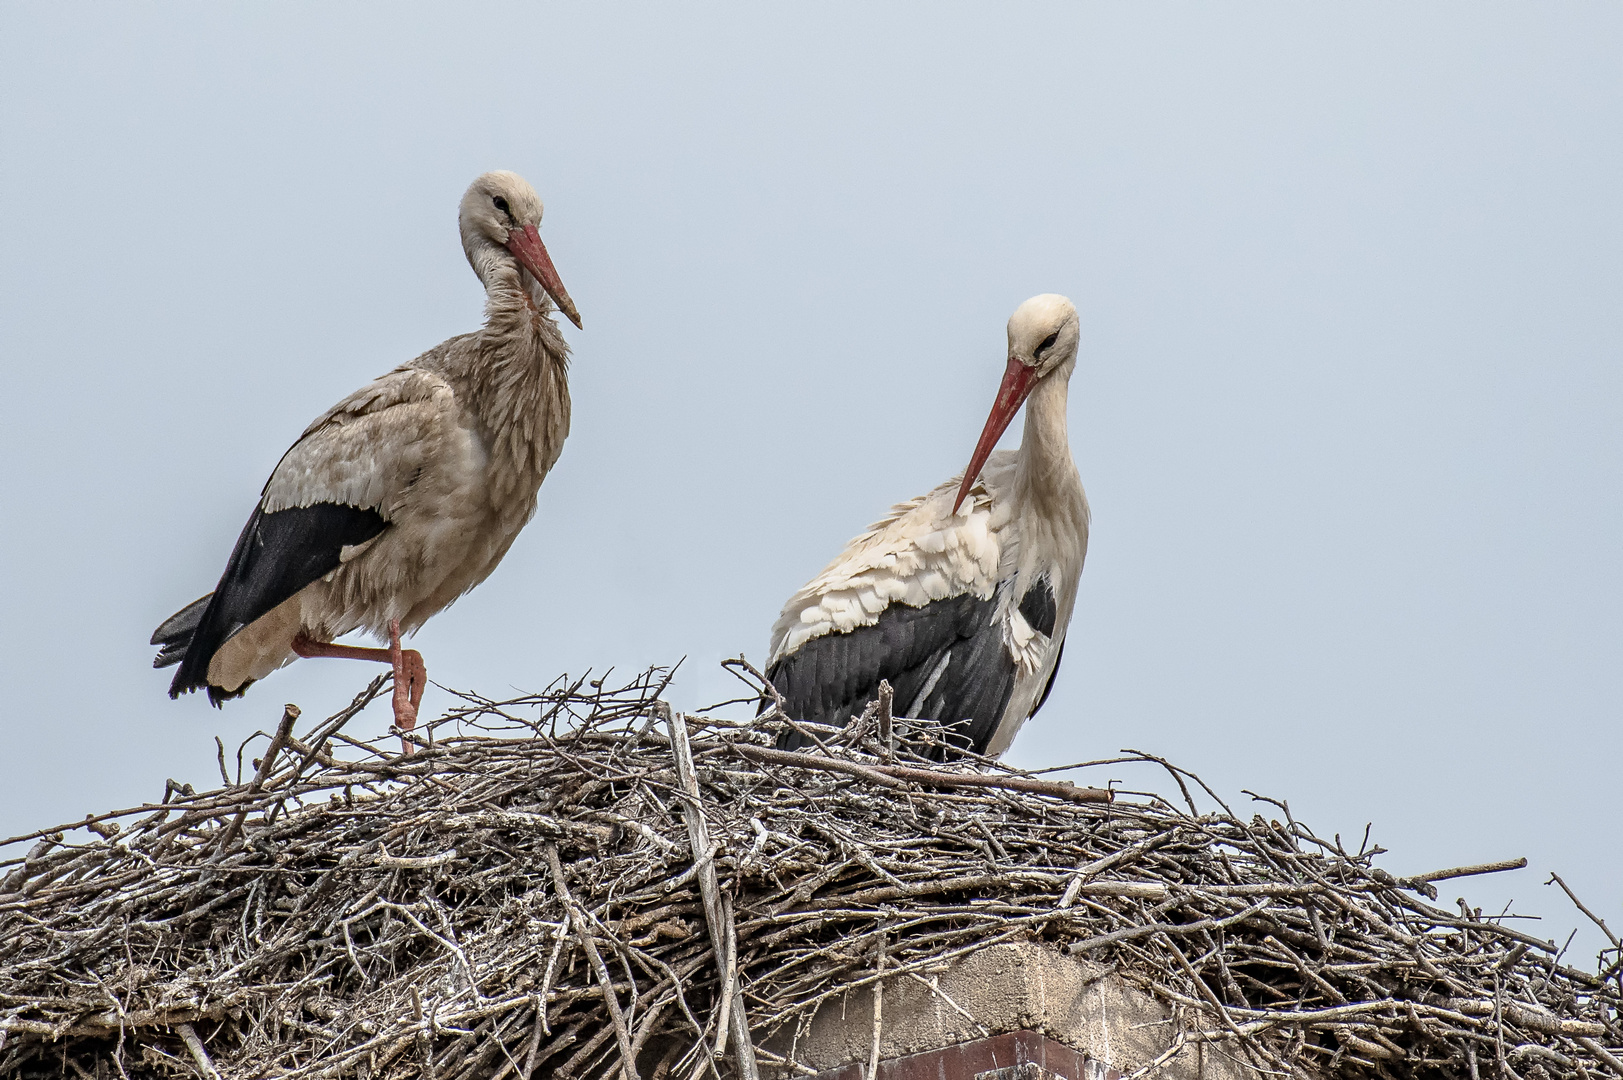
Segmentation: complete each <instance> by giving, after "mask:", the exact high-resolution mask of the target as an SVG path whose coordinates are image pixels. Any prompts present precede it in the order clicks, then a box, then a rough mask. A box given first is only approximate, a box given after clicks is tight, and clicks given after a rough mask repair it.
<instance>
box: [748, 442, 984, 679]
mask: <svg viewBox="0 0 1623 1080" xmlns="http://www.w3.org/2000/svg"><path fill="white" fill-rule="evenodd" d="M995 457H996V459H999V460H994V461H992V462H989V463H988V464H987V467H986V468H985V469H983V470H982V473H981V479H980V480H979V481H978V482H977V483H976V484H975V486H974V487H973V488H971V489H970V493H969V496H968V498H966V499H965V500H964V504H963V506H961V507H960V508H959V511H958V513H957V514H953V513H952V500H953V498H954V497H955V496H956V495H957V493H958V483H959V481H958V478H954V479H952V480H949V481H947V482H946V483H944V484H942V485H940V486H939V487H937V488H935V489H934V490H932V491H930V492H929V493H927V494H925V495H920V496H919V497H918V498H916V499H912V500H910V501H908V502H905V503H899V504H897V505H896V506H894V507H892V508H891V511H890V513H889V514H888V515H887V516H886V517H885V518H884V519H882V520H880V521H878V522H875V523H874V524H873V525H872V526H871V527H870V528H869V530H868V531H867V532H865V533H863V534H862V535H861V536H858V537H856V538H855V539H853V540H852V541H851V542H850V543H849V544H847V545H846V546H845V550H844V551H842V552H840V554H839V556H838V557H837V558H836V559H835V560H834V561H833V562H831V563H829V564H828V566H827V567H825V568H824V569H823V571H822V573H820V574H818V575H817V576H816V577H815V578H813V579H812V580H811V581H809V582H808V583H807V584H806V585H805V587H804V588H802V589H801V590H800V591H799V592H797V593H795V594H794V596H792V597H790V598H789V602H788V603H787V604H785V605H784V607H783V611H782V613H781V614H780V615H779V616H778V620H777V622H776V623H774V624H773V626H772V645H771V650H770V656H769V658H768V661H767V663H768V664H769V665H770V664H773V663H776V662H777V661H778V660H779V659H781V658H782V657H784V656H786V655H788V654H789V653H791V652H793V651H794V650H796V649H798V648H799V647H800V646H801V645H803V644H805V643H806V642H807V641H810V640H811V639H812V638H815V637H820V636H822V635H823V634H828V633H846V632H849V631H851V630H854V629H856V628H857V627H859V626H870V625H872V624H874V623H876V622H878V621H879V614H880V612H882V611H884V610H885V608H886V607H888V606H889V605H891V604H892V603H898V602H899V603H904V604H908V605H910V606H912V607H923V606H924V605H925V604H928V603H930V602H931V601H933V600H944V599H946V598H948V597H951V596H959V595H962V594H963V593H973V594H974V595H975V596H977V597H980V598H981V599H983V600H984V599H989V598H990V597H991V596H992V594H993V592H994V590H995V589H996V586H997V582H998V578H999V567H1000V565H1001V564H1002V563H1003V562H1004V561H1005V559H1006V558H1007V557H1008V556H1009V555H1010V554H1011V553H1010V552H1007V551H1005V550H1004V548H1005V547H1006V544H1005V543H1004V538H1001V537H1000V536H999V532H1000V531H1001V529H1002V527H1003V525H1004V524H1005V523H1006V522H1007V519H1008V513H1009V511H1008V500H1006V499H1000V498H997V497H996V495H997V492H998V490H999V488H1000V487H1001V485H1000V484H998V483H997V482H996V481H997V480H998V479H1000V478H1001V475H1000V474H1002V473H1003V472H1005V471H1006V470H1007V467H1008V465H1009V464H1010V462H1007V461H1004V460H1001V459H1003V458H1005V457H1012V455H1008V454H998V455H996V456H995Z"/></svg>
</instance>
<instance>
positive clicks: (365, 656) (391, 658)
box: [293, 619, 428, 754]
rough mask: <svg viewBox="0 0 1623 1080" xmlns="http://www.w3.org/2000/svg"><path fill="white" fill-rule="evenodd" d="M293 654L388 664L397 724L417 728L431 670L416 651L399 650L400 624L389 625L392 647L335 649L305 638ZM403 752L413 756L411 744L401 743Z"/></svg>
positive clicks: (295, 642)
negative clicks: (391, 669)
mask: <svg viewBox="0 0 1623 1080" xmlns="http://www.w3.org/2000/svg"><path fill="white" fill-rule="evenodd" d="M293 651H294V652H296V653H298V654H299V655H300V656H304V657H313V656H333V657H337V658H339V659H342V660H372V661H376V662H379V663H384V664H388V665H389V666H390V667H392V668H393V669H394V724H395V727H397V728H399V729H400V730H401V731H410V730H411V729H412V728H414V727H416V726H417V706H418V705H420V704H422V701H423V690H424V689H425V688H426V687H427V686H428V666H427V665H426V664H424V663H423V654H422V653H420V652H418V651H417V650H416V649H402V648H401V647H400V620H399V619H391V620H390V622H389V647H388V648H387V649H368V648H365V647H363V646H360V645H335V644H333V643H332V642H330V641H314V640H312V639H310V638H308V637H305V636H304V635H303V634H300V635H299V636H298V637H296V638H294V639H293ZM400 747H401V749H402V750H403V751H404V752H405V753H407V754H410V753H411V743H410V742H409V741H408V740H407V739H405V738H401V740H400Z"/></svg>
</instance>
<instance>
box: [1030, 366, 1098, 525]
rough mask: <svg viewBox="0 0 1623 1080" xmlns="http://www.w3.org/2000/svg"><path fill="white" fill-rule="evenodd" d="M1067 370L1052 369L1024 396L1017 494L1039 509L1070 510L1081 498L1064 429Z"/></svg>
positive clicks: (1060, 511) (1074, 466) (1043, 511)
mask: <svg viewBox="0 0 1623 1080" xmlns="http://www.w3.org/2000/svg"><path fill="white" fill-rule="evenodd" d="M1069 374H1070V373H1069V372H1068V371H1053V372H1050V373H1049V374H1048V376H1047V377H1045V378H1044V379H1043V380H1042V382H1040V383H1038V384H1037V386H1036V389H1034V390H1032V392H1031V396H1030V397H1028V398H1027V399H1026V429H1025V433H1024V434H1023V435H1022V436H1021V439H1020V454H1019V458H1018V459H1017V464H1016V466H1015V479H1014V486H1015V492H1016V497H1017V498H1018V500H1019V501H1020V503H1022V504H1023V505H1024V506H1026V507H1028V508H1030V509H1032V510H1035V511H1037V512H1038V513H1042V514H1048V515H1053V514H1056V513H1069V512H1070V511H1071V510H1072V509H1073V508H1074V507H1075V506H1076V505H1077V504H1078V503H1079V502H1080V501H1081V500H1082V498H1083V496H1082V478H1081V477H1080V476H1079V475H1078V474H1077V471H1076V462H1074V461H1073V460H1072V459H1071V443H1070V439H1069V437H1068V436H1067V435H1066V431H1065V406H1066V391H1067V387H1068V384H1069V382H1070V380H1069V378H1068V377H1067V376H1068V375H1069Z"/></svg>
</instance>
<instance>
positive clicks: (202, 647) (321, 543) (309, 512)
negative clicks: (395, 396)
mask: <svg viewBox="0 0 1623 1080" xmlns="http://www.w3.org/2000/svg"><path fill="white" fill-rule="evenodd" d="M387 525H388V522H386V521H384V520H383V516H382V515H381V514H379V513H378V512H377V511H376V510H372V509H366V508H362V507H358V506H340V505H338V504H335V503H316V504H315V505H314V506H300V507H294V508H290V509H287V510H274V511H268V512H267V511H265V510H260V509H255V510H254V513H253V516H252V517H250V518H249V519H248V524H247V525H245V526H243V530H242V535H241V536H239V537H238V538H237V546H236V547H235V548H234V549H232V552H231V560H230V561H229V562H228V563H226V567H225V573H224V574H223V575H221V577H220V584H219V585H217V586H216V587H215V589H214V592H213V594H212V595H211V596H209V597H208V598H207V600H208V603H207V605H206V607H204V609H203V611H202V614H201V615H200V616H198V617H197V618H196V620H195V622H192V625H191V628H190V633H189V634H187V635H186V640H185V641H184V643H183V644H181V643H180V642H179V640H178V638H179V635H180V634H181V633H185V631H186V629H187V628H186V627H185V625H184V624H185V623H186V622H188V621H190V620H189V618H188V616H189V613H190V612H191V611H192V608H195V607H197V606H198V605H199V604H201V603H202V601H197V602H196V603H194V604H192V605H190V606H189V607H187V608H184V609H182V610H181V611H179V612H177V613H176V614H175V615H173V616H171V617H170V618H169V619H168V620H166V621H165V622H164V624H163V626H160V627H159V628H158V633H159V634H162V633H164V632H165V631H170V632H171V638H172V639H174V640H165V641H160V640H158V634H154V635H153V637H154V641H153V644H162V645H163V646H164V650H163V652H160V653H159V654H158V661H159V662H165V657H166V655H168V654H170V653H171V652H172V651H178V648H184V649H185V655H184V656H180V657H179V660H180V670H178V671H176V672H175V679H174V682H172V683H171V684H170V685H169V696H170V697H179V696H180V695H181V694H184V693H188V692H190V691H192V690H197V689H200V688H202V687H205V686H208V669H209V662H210V661H211V660H213V659H214V654H215V653H216V652H217V651H218V650H219V648H220V646H221V645H224V644H225V643H226V642H227V641H228V640H230V638H231V636H232V635H233V634H235V633H236V632H237V631H239V630H241V629H242V628H243V627H244V626H247V625H248V624H249V623H251V622H253V621H254V620H255V619H257V618H259V617H260V616H261V615H264V614H265V613H266V612H268V611H270V610H271V609H272V608H274V607H275V606H276V605H278V604H280V603H281V602H282V601H284V600H286V599H287V598H288V597H290V596H292V595H293V594H294V593H296V592H298V591H299V590H300V589H302V588H304V587H305V586H306V585H308V584H310V583H311V582H312V581H316V580H318V579H320V578H321V577H323V576H324V575H326V574H329V573H331V572H332V571H334V570H336V569H338V566H339V565H340V558H339V553H340V552H341V551H342V550H343V549H344V548H345V547H348V546H352V545H355V544H363V543H365V542H366V541H368V540H370V539H372V538H373V537H374V536H377V535H378V534H379V533H381V532H382V531H383V530H384V528H385V527H386V526H387ZM167 662H170V663H172V662H173V661H172V660H171V661H167ZM233 696H235V695H234V694H227V693H224V692H223V691H220V690H219V688H217V687H209V698H210V700H212V701H213V702H214V703H215V704H216V705H218V704H219V703H220V702H221V701H223V700H225V699H226V698H227V697H233Z"/></svg>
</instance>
